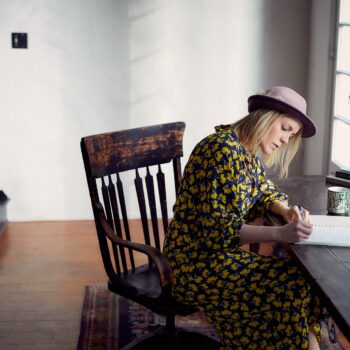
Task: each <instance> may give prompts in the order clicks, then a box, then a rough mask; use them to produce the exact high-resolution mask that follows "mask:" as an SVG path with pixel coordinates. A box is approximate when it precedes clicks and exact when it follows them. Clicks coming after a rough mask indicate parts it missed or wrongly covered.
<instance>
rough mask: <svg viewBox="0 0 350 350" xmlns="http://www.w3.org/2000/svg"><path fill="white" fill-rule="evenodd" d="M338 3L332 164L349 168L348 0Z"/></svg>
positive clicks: (349, 51)
mask: <svg viewBox="0 0 350 350" xmlns="http://www.w3.org/2000/svg"><path fill="white" fill-rule="evenodd" d="M339 4H340V6H339V16H338V20H337V38H338V42H337V61H336V67H335V80H334V99H333V121H332V148H331V166H332V165H333V166H335V167H337V168H350V0H340V1H339Z"/></svg>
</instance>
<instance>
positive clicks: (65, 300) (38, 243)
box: [0, 221, 106, 350]
mask: <svg viewBox="0 0 350 350" xmlns="http://www.w3.org/2000/svg"><path fill="white" fill-rule="evenodd" d="M105 282H106V277H105V273H104V271H103V268H102V262H101V259H100V256H99V250H98V243H97V238H96V234H95V229H94V226H93V223H92V222H89V221H80V222H40V223H38V222H31V223H9V224H8V226H7V229H6V232H5V234H3V235H2V237H1V238H0V349H1V350H7V349H11V350H12V349H20V350H27V349H32V350H34V349H36V350H41V349H46V350H48V349H53V350H54V349H55V350H56V349H57V350H62V349H75V348H76V344H77V339H78V334H79V322H80V316H81V308H82V301H83V294H84V286H85V285H87V284H90V283H92V284H93V283H105Z"/></svg>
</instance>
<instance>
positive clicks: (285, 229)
mask: <svg viewBox="0 0 350 350" xmlns="http://www.w3.org/2000/svg"><path fill="white" fill-rule="evenodd" d="M276 229H277V234H276V241H278V242H284V243H294V242H299V241H303V240H305V239H308V238H309V237H310V235H311V233H312V224H311V223H309V222H305V221H303V220H297V221H295V222H291V223H289V224H286V225H284V226H279V227H276Z"/></svg>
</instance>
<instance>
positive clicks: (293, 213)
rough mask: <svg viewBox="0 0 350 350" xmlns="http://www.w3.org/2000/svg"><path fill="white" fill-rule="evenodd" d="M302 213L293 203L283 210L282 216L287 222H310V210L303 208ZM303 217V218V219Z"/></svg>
mask: <svg viewBox="0 0 350 350" xmlns="http://www.w3.org/2000/svg"><path fill="white" fill-rule="evenodd" d="M301 210H302V213H301V212H300V210H299V208H298V206H296V205H294V206H293V207H291V208H289V209H288V210H287V211H285V213H284V215H283V218H284V219H285V220H286V221H287V222H288V223H291V222H296V221H299V220H302V221H305V222H308V223H309V222H310V212H309V211H308V210H306V209H304V208H302V209H301ZM303 218H304V219H303Z"/></svg>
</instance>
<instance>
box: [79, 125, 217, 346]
mask: <svg viewBox="0 0 350 350" xmlns="http://www.w3.org/2000/svg"><path fill="white" fill-rule="evenodd" d="M184 129H185V124H184V123H182V122H177V123H168V124H160V125H155V126H149V127H144V128H136V129H129V130H125V131H118V132H112V133H106V134H100V135H94V136H87V137H84V138H82V140H81V150H82V154H83V160H84V165H85V172H86V177H87V182H88V186H89V192H90V197H91V204H92V209H93V213H94V218H95V224H96V230H97V235H98V240H99V245H100V250H101V254H102V259H103V263H104V267H105V270H106V273H107V275H108V279H109V280H108V287H109V290H110V291H112V292H114V293H117V294H119V295H121V296H123V297H125V298H128V299H131V300H133V301H135V302H137V303H139V304H141V305H143V306H144V307H146V308H148V309H150V310H152V311H153V312H155V313H157V314H159V315H163V316H165V317H166V325H165V326H164V327H159V328H158V329H157V330H155V331H153V332H150V333H149V334H148V335H147V336H145V337H141V338H140V339H136V340H135V341H134V342H132V343H131V344H129V345H128V346H126V347H125V348H124V349H125V350H126V349H146V348H147V349H148V348H149V349H162V350H166V349H192V348H194V347H199V348H201V349H218V347H219V344H218V342H217V341H215V340H214V339H212V338H210V337H207V336H204V335H203V334H200V333H195V332H188V331H185V330H184V329H178V328H177V327H176V326H175V316H176V315H190V314H192V313H194V312H197V311H198V310H197V309H196V308H195V307H192V306H188V305H184V304H182V303H179V302H178V301H176V300H175V299H174V298H173V297H172V296H171V288H172V274H171V269H170V266H169V263H168V261H167V259H166V258H165V256H164V255H163V254H162V252H161V236H160V232H161V230H160V229H159V223H160V222H161V225H160V226H161V227H162V230H163V231H164V232H165V231H166V229H167V226H168V220H169V219H168V208H167V191H166V190H167V187H166V185H165V174H164V173H163V170H162V167H169V166H170V169H171V171H172V172H173V173H174V186H173V187H174V190H175V191H177V188H178V186H179V182H180V180H181V164H180V158H181V157H182V155H183V151H182V139H183V132H184ZM171 162H172V167H171ZM167 163H169V164H167ZM130 171H131V172H133V173H135V179H134V184H135V189H133V190H136V191H135V195H136V196H135V197H137V201H136V199H135V203H138V205H136V206H138V210H139V214H140V216H141V222H142V231H143V239H144V243H141V242H135V241H133V237H134V236H135V235H134V232H132V230H131V228H132V227H131V225H130V222H131V220H130V219H129V217H128V211H130V210H129V209H128V208H129V206H130V203H131V202H130V201H128V200H129V197H128V196H126V194H128V195H131V193H132V191H131V190H132V188H130V187H128V188H126V186H124V185H123V182H124V179H123V181H122V178H123V176H125V173H126V172H130ZM142 172H144V173H145V178H144V180H145V185H146V192H145V191H144V185H143V178H142ZM152 172H153V173H154V172H156V178H157V187H155V186H154V181H153V174H152ZM132 187H133V186H132ZM124 189H125V190H124ZM156 192H158V195H159V200H158V198H157V197H156ZM157 204H158V206H157ZM172 204H173V203H171V205H172ZM157 207H159V208H158V209H159V210H158V212H157ZM149 213H150V214H151V215H150V220H149V217H148V214H149ZM158 213H161V215H158ZM158 216H161V220H160V219H158ZM135 252H138V253H141V254H144V255H146V256H147V259H146V263H145V264H144V265H142V266H137V263H136V262H135V259H136V256H135V254H134V253H135ZM147 260H148V261H147Z"/></svg>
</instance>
